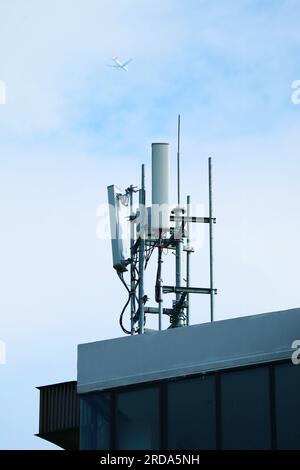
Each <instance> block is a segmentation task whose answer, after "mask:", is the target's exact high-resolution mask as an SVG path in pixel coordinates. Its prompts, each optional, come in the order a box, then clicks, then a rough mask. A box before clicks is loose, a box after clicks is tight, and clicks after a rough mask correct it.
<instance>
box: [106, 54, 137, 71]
mask: <svg viewBox="0 0 300 470" xmlns="http://www.w3.org/2000/svg"><path fill="white" fill-rule="evenodd" d="M112 60H113V61H114V65H112V64H111V65H109V66H108V67H114V68H115V69H120V70H124V71H125V72H128V68H127V65H128V64H129V63H130V62H131V61H132V59H129V60H127V61H126V62H123V63H122V62H120V61H119V59H118V57H117V56H113V57H112Z"/></svg>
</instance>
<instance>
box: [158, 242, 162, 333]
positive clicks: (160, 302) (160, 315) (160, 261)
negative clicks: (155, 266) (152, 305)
mask: <svg viewBox="0 0 300 470" xmlns="http://www.w3.org/2000/svg"><path fill="white" fill-rule="evenodd" d="M159 249H160V248H159ZM162 263H163V261H162V256H161V255H160V257H159V264H160V266H159V273H160V276H159V303H158V329H159V331H161V330H162V315H163V291H162V277H161V272H162Z"/></svg>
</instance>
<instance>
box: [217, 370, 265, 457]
mask: <svg viewBox="0 0 300 470" xmlns="http://www.w3.org/2000/svg"><path fill="white" fill-rule="evenodd" d="M221 443H222V448H223V449H270V448H271V424H270V393H269V370H268V368H264V367H257V368H254V369H244V370H240V371H234V372H225V373H223V374H222V375H221Z"/></svg>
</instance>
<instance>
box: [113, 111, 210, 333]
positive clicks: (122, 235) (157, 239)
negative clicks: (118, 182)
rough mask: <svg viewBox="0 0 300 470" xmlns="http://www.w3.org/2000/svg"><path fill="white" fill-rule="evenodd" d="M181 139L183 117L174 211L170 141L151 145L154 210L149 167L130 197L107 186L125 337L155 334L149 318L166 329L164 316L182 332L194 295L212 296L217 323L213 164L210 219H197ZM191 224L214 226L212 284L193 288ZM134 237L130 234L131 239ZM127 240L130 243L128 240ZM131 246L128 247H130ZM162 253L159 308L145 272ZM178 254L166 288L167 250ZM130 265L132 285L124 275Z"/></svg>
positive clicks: (129, 192) (158, 277) (157, 293)
mask: <svg viewBox="0 0 300 470" xmlns="http://www.w3.org/2000/svg"><path fill="white" fill-rule="evenodd" d="M180 140H181V119H180V114H179V115H178V125H177V205H176V207H175V208H174V209H173V210H172V211H170V209H169V207H170V206H169V173H170V172H169V160H170V150H169V144H167V143H154V144H152V206H151V207H146V185H145V165H144V164H143V165H142V172H141V173H142V174H141V187H140V189H139V190H137V189H136V187H134V186H133V185H131V186H129V187H128V188H127V189H126V191H125V193H124V192H123V191H122V190H120V189H119V188H118V187H117V186H115V185H113V186H109V187H108V201H109V209H110V211H109V213H110V225H111V235H112V237H111V242H112V252H113V265H114V268H115V269H116V271H117V274H118V276H119V278H120V280H121V281H122V283H123V285H124V287H125V288H126V290H127V293H128V299H127V302H126V304H125V306H124V308H123V310H122V313H121V315H120V325H121V328H122V330H123V331H124V333H126V334H131V335H135V334H137V333H138V334H143V333H148V332H150V331H153V330H148V329H146V328H145V324H146V319H147V315H148V314H154V315H156V317H157V318H158V330H159V331H160V330H162V318H163V315H165V316H167V317H168V318H169V321H170V326H169V328H178V327H182V326H188V325H189V324H190V306H189V300H190V299H189V297H190V294H208V295H209V297H210V320H211V321H214V296H215V294H216V293H217V290H216V289H215V287H214V273H213V262H214V258H213V225H214V224H215V222H216V219H215V218H214V217H213V200H212V161H211V158H209V159H208V183H209V216H208V217H194V216H192V215H191V214H190V210H191V204H190V203H191V197H190V196H187V200H186V207H181V188H180V176H181V175H180V157H181V155H180ZM137 192H138V194H139V203H138V209H137V210H136V212H135V210H134V194H135V193H137ZM192 223H201V224H203V223H204V224H207V225H208V226H209V267H210V286H209V287H207V288H206V287H191V286H190V261H191V260H190V256H191V254H192V253H193V252H194V249H193V247H192V246H191V245H190V242H191V237H190V226H191V224H192ZM127 234H130V235H127ZM127 236H128V240H127ZM127 245H128V246H127ZM155 250H157V253H158V260H157V274H156V282H155V302H156V306H155V307H154V306H152V307H148V306H146V303H147V302H148V300H149V299H148V297H147V295H145V278H144V272H145V270H146V268H147V265H148V262H149V260H150V258H151V256H152V254H153V252H154V251H155ZM166 250H167V251H169V250H171V252H173V253H174V254H175V260H176V261H175V285H174V286H167V285H163V279H162V265H163V255H164V254H165V251H166ZM184 253H185V254H186V279H185V286H183V285H182V281H183V277H182V258H183V255H184ZM129 265H130V283H129V284H128V283H127V282H126V281H125V279H124V275H125V274H126V272H127V271H128V267H129ZM171 293H173V294H175V299H174V300H173V302H172V306H171V307H169V308H163V298H164V295H163V294H171ZM129 305H130V329H127V328H126V327H125V326H124V318H123V317H124V312H125V311H126V309H127V307H128V306H129Z"/></svg>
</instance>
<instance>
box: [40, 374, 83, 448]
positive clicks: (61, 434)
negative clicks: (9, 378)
mask: <svg viewBox="0 0 300 470" xmlns="http://www.w3.org/2000/svg"><path fill="white" fill-rule="evenodd" d="M38 389H39V390H40V422H39V434H38V435H39V436H40V437H42V438H44V439H47V440H49V441H50V442H54V443H55V444H57V445H59V446H61V447H63V448H68V447H69V448H74V446H75V448H76V446H77V443H76V442H74V445H73V444H70V440H69V437H70V431H72V432H74V435H77V434H78V435H79V416H80V411H79V396H78V395H77V383H76V382H75V381H74V382H64V383H60V384H54V385H47V386H44V387H38ZM65 438H66V439H65ZM66 442H67V444H66Z"/></svg>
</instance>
